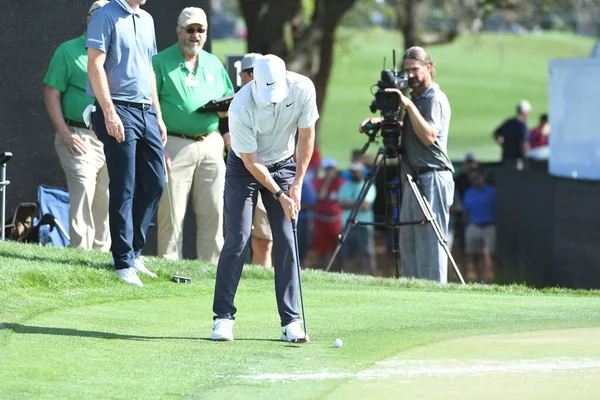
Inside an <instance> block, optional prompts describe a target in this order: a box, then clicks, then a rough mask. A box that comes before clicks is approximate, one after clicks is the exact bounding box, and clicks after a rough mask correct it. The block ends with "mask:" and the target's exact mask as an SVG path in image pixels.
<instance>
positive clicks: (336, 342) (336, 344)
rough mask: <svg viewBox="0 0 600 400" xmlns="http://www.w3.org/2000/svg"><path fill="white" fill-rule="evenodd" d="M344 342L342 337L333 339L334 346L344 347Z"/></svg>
mask: <svg viewBox="0 0 600 400" xmlns="http://www.w3.org/2000/svg"><path fill="white" fill-rule="evenodd" d="M343 344H344V343H342V339H335V340H334V341H333V346H334V347H342V345H343Z"/></svg>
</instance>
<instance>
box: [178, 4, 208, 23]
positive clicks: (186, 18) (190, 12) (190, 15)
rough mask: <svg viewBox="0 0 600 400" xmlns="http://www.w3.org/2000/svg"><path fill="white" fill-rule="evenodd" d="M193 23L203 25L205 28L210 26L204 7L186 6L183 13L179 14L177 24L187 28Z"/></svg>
mask: <svg viewBox="0 0 600 400" xmlns="http://www.w3.org/2000/svg"><path fill="white" fill-rule="evenodd" d="M193 24H198V25H202V27H203V28H206V27H207V26H208V20H207V19H206V13H205V12H204V10H203V9H201V8H198V7H186V8H184V9H183V10H182V11H181V14H179V18H177V25H179V26H180V27H181V28H186V27H188V26H190V25H193Z"/></svg>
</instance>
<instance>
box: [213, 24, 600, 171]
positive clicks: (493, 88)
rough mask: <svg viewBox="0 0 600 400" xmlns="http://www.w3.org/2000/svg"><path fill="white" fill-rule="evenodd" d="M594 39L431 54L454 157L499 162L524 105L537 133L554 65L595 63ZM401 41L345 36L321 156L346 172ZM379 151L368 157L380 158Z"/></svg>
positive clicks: (494, 39) (486, 39) (240, 47)
mask: <svg viewBox="0 0 600 400" xmlns="http://www.w3.org/2000/svg"><path fill="white" fill-rule="evenodd" d="M593 44H594V39H593V38H585V37H581V36H575V35H571V34H563V33H544V34H540V35H532V36H524V37H521V36H517V35H511V34H509V35H497V34H482V35H480V36H462V37H459V39H458V40H456V41H455V42H453V43H451V44H447V45H439V46H431V47H430V48H429V49H428V50H429V51H430V53H431V56H432V58H433V60H434V61H435V62H436V64H437V73H438V75H437V81H438V83H439V84H440V86H441V87H442V89H443V90H444V91H445V92H446V94H447V95H448V98H449V99H450V104H451V106H452V122H451V125H450V139H449V142H448V143H449V145H448V147H449V152H450V156H451V158H452V159H453V160H461V159H462V157H463V156H464V154H465V153H466V152H468V151H474V152H475V153H476V154H477V156H478V157H479V158H481V159H482V160H488V161H494V160H498V159H499V157H500V152H499V149H498V146H497V145H496V144H495V143H494V142H493V141H492V139H491V132H492V131H493V129H494V128H495V127H497V126H498V125H499V124H500V123H501V122H502V121H503V120H504V119H505V118H507V117H509V116H512V115H513V114H514V109H515V106H516V104H517V102H518V101H519V100H521V99H523V98H525V99H528V100H529V101H530V102H531V104H532V105H533V108H534V110H533V113H532V116H531V119H530V121H529V124H530V126H532V127H533V126H534V125H535V124H536V123H537V120H538V117H539V115H540V114H543V113H546V112H547V111H548V100H547V93H548V88H547V81H548V79H547V65H548V61H549V60H552V59H558V58H580V57H588V55H589V53H590V51H591V49H592V46H593ZM402 48H403V47H402V43H401V36H400V34H399V33H396V32H392V31H382V30H379V29H374V30H371V31H356V30H347V29H340V30H339V31H338V33H337V44H336V53H335V64H334V69H333V73H332V77H331V81H330V85H329V88H328V94H327V100H326V104H325V108H324V110H321V116H322V123H321V126H320V139H319V140H320V146H321V152H322V153H323V155H324V156H326V157H334V158H335V159H337V160H338V161H339V162H340V163H342V165H345V164H347V163H348V159H349V154H350V150H351V149H352V148H355V147H361V146H362V145H363V144H364V142H366V137H365V136H364V135H361V134H359V133H358V132H357V130H358V125H359V124H360V122H361V121H362V120H363V119H364V118H366V117H368V116H370V115H371V113H370V111H369V108H368V106H369V104H370V103H371V100H372V98H373V96H372V95H371V91H370V88H371V86H372V85H373V84H374V83H376V81H377V80H378V79H379V73H380V71H381V69H382V67H383V58H384V57H386V58H387V67H388V68H389V67H390V65H391V54H392V49H397V50H398V51H399V54H398V59H400V58H401V50H402ZM213 51H214V52H215V54H217V55H218V56H219V57H222V58H224V55H225V54H239V53H244V52H245V51H246V48H245V43H244V42H242V41H231V40H229V41H220V40H216V41H214V42H213ZM375 151H376V148H375V146H373V148H372V149H370V151H369V154H374V153H375Z"/></svg>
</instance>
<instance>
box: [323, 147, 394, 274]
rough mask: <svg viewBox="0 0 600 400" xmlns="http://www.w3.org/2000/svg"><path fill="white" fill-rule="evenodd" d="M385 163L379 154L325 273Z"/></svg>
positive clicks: (383, 157) (326, 269)
mask: <svg viewBox="0 0 600 400" xmlns="http://www.w3.org/2000/svg"><path fill="white" fill-rule="evenodd" d="M384 162H385V153H383V152H382V151H380V152H378V153H377V156H376V157H375V160H374V162H373V166H374V168H373V169H372V170H371V172H370V176H369V177H368V178H367V180H365V181H364V183H363V186H362V188H361V189H360V193H359V194H358V198H357V199H356V204H355V205H354V207H352V210H351V211H350V215H349V216H348V219H347V220H346V225H344V229H342V232H341V233H340V235H339V237H338V244H337V246H336V248H335V250H334V251H333V255H332V256H331V259H330V260H329V263H328V264H327V267H326V268H325V272H329V270H330V269H331V266H332V265H333V262H334V261H335V257H336V256H337V255H338V253H339V252H340V249H341V248H342V244H343V243H344V240H346V237H347V236H348V232H350V229H351V228H352V226H353V225H355V224H356V216H357V215H358V212H359V211H360V207H361V206H362V204H363V202H364V201H365V198H366V197H367V194H368V193H369V189H370V188H371V186H372V185H373V184H374V183H375V179H376V178H377V174H378V173H379V170H380V169H381V166H382V165H383V164H384Z"/></svg>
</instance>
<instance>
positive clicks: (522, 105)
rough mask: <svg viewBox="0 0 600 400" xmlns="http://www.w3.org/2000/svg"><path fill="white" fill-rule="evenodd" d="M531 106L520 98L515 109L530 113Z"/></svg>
mask: <svg viewBox="0 0 600 400" xmlns="http://www.w3.org/2000/svg"><path fill="white" fill-rule="evenodd" d="M532 109H533V107H531V103H529V102H528V101H527V100H521V101H520V102H519V104H517V110H518V111H519V112H522V113H530V112H531V110H532Z"/></svg>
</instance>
